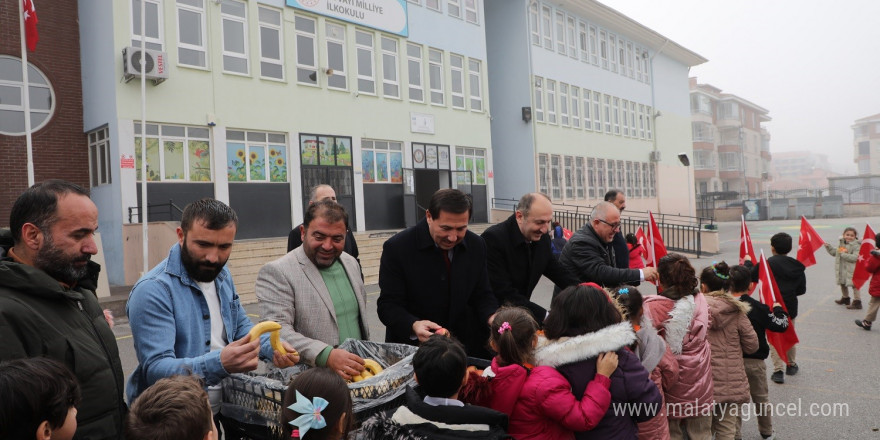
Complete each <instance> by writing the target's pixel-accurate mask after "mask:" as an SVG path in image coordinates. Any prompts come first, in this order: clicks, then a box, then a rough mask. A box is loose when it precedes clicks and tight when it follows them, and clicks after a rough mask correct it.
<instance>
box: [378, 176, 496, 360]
mask: <svg viewBox="0 0 880 440" xmlns="http://www.w3.org/2000/svg"><path fill="white" fill-rule="evenodd" d="M470 215H471V201H470V199H469V198H468V197H467V195H465V194H464V193H462V192H461V191H459V190H456V189H441V190H439V191H437V192H435V193H434V195H433V196H431V201H430V203H429V204H428V210H427V212H426V214H425V218H424V219H422V220H421V221H419V223H418V224H416V225H415V226H413V227H411V228H409V229H406V230H404V231H402V232H400V233H399V234H397V235H395V236H394V237H391V238H390V239H389V240H388V241H386V242H385V245H384V246H383V250H382V259H381V262H380V264H379V289H380V290H381V292H380V293H379V299H378V301H377V302H376V306H377V312H378V314H379V319H380V320H381V321H382V324H385V327H386V330H385V341H387V342H396V343H403V344H413V345H415V344H418V343H419V342H420V341H426V340H427V339H428V338H429V337H430V336H431V335H433V334H434V333H447V332H450V333H451V334H452V335H453V336H455V337H456V338H458V339H459V340H460V341H461V342H462V343H464V346H465V350H466V351H467V353H468V355H469V356H473V357H480V358H484V359H488V358H489V351H488V350H487V349H486V342H487V341H488V337H489V326H488V323H489V320H490V319H491V317H492V315H493V314H494V313H495V311H496V310H497V309H498V302H497V301H496V299H495V295H493V294H492V289H491V287H490V285H489V274H488V271H487V270H486V244H485V243H484V242H483V240H482V239H481V238H480V237H479V236H478V235H477V234H474V233H473V232H470V231H468V230H467V227H468V219H470Z"/></svg>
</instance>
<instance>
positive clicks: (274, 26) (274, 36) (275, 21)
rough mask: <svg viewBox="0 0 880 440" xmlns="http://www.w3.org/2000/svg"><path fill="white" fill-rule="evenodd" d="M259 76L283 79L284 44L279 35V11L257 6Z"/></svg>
mask: <svg viewBox="0 0 880 440" xmlns="http://www.w3.org/2000/svg"><path fill="white" fill-rule="evenodd" d="M258 12H259V17H260V76H262V77H263V78H272V79H281V80H283V79H284V58H282V56H281V55H282V54H283V53H284V46H283V43H282V41H284V38H283V37H282V35H281V11H279V10H276V9H269V8H264V7H262V6H260V7H259V10H258Z"/></svg>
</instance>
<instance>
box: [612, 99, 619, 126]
mask: <svg viewBox="0 0 880 440" xmlns="http://www.w3.org/2000/svg"><path fill="white" fill-rule="evenodd" d="M611 124H612V126H613V127H614V134H616V135H619V134H620V98H618V97H616V96H615V97H614V99H612V100H611Z"/></svg>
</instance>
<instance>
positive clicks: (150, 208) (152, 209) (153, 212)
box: [128, 200, 183, 223]
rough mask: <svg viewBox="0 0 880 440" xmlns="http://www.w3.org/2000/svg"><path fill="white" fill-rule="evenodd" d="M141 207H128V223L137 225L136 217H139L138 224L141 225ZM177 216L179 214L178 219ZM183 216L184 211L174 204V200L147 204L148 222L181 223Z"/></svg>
mask: <svg viewBox="0 0 880 440" xmlns="http://www.w3.org/2000/svg"><path fill="white" fill-rule="evenodd" d="M140 209H141V207H140V206H129V207H128V222H129V223H135V222H134V221H133V219H134V217H137V218H138V220H137V223H140V222H141V220H140V218H141V215H140ZM175 214H177V218H176V219H175V218H174V217H175ZM182 215H183V209H180V207H179V206H177V205H175V204H174V200H169V201H168V203H147V218H148V220H156V221H179V220H180V218H181V216H182Z"/></svg>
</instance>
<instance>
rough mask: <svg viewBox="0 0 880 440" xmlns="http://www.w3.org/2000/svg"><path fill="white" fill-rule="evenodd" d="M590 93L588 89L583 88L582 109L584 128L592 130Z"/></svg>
mask: <svg viewBox="0 0 880 440" xmlns="http://www.w3.org/2000/svg"><path fill="white" fill-rule="evenodd" d="M592 94H593V92H591V91H590V90H587V89H584V93H583V95H582V98H581V99H582V100H583V109H584V129H586V130H590V131H592V130H593V116H592V109H593V102H592Z"/></svg>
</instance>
